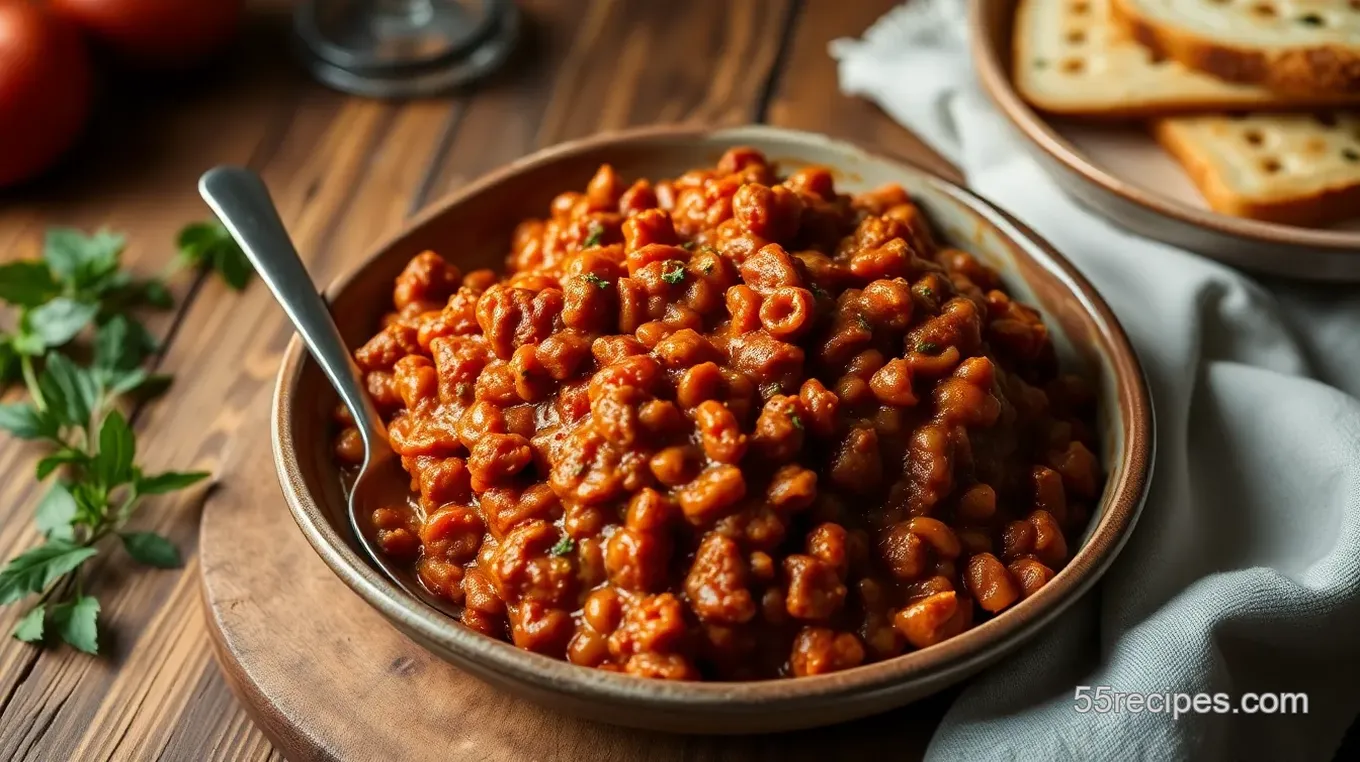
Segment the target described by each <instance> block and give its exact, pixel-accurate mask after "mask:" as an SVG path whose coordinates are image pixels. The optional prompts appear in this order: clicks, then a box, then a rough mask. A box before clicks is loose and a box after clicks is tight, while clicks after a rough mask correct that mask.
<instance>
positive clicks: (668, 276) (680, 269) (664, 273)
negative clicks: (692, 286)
mask: <svg viewBox="0 0 1360 762" xmlns="http://www.w3.org/2000/svg"><path fill="white" fill-rule="evenodd" d="M684 279H685V263H684V262H679V261H676V260H670V261H668V262H666V264H664V265H663V266H662V269H661V280H664V281H666V282H667V283H669V284H671V285H672V286H674V285H675V284H677V283H679V282H680V281H682V280H684Z"/></svg>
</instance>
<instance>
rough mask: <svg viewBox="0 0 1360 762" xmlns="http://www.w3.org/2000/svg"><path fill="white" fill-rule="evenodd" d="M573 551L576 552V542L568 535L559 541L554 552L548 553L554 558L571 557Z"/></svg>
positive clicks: (554, 547)
mask: <svg viewBox="0 0 1360 762" xmlns="http://www.w3.org/2000/svg"><path fill="white" fill-rule="evenodd" d="M573 550H576V541H575V540H573V539H571V538H570V537H568V536H566V535H562V539H560V540H558V541H557V544H556V545H554V546H552V550H550V551H548V552H549V553H551V554H552V555H554V556H565V555H569V554H570V553H571V552H572V551H573Z"/></svg>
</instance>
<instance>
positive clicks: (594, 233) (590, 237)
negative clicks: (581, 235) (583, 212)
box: [581, 220, 604, 249]
mask: <svg viewBox="0 0 1360 762" xmlns="http://www.w3.org/2000/svg"><path fill="white" fill-rule="evenodd" d="M602 238H604V225H601V224H600V223H599V221H598V220H591V221H590V224H589V225H586V240H585V241H583V242H582V243H581V247H582V248H585V249H589V248H591V247H592V246H599V245H600V239H602Z"/></svg>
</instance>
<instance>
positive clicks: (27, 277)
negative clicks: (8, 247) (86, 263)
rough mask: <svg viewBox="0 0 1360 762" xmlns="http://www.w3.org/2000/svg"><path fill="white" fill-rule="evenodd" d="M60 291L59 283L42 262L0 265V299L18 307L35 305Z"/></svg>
mask: <svg viewBox="0 0 1360 762" xmlns="http://www.w3.org/2000/svg"><path fill="white" fill-rule="evenodd" d="M60 293H61V285H60V284H58V283H57V281H56V279H55V278H53V277H52V271H51V270H50V269H48V267H47V265H46V264H45V263H43V262H34V261H31V260H29V261H21V262H10V263H9V264H5V265H0V299H3V300H4V301H7V302H9V303H10V304H13V305H15V306H18V307H37V306H38V305H40V304H42V303H43V302H46V301H47V300H48V299H51V298H52V297H54V296H56V295H57V294H60Z"/></svg>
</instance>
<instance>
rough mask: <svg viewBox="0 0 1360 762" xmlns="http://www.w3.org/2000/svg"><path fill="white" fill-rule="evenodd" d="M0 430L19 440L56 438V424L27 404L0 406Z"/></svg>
mask: <svg viewBox="0 0 1360 762" xmlns="http://www.w3.org/2000/svg"><path fill="white" fill-rule="evenodd" d="M0 429H4V430H5V431H8V432H9V433H11V434H13V435H14V436H16V437H18V438H20V439H50V438H53V437H55V436H57V423H56V421H54V420H52V417H51V416H49V415H46V414H45V413H43V412H42V411H41V410H39V409H38V408H37V407H35V406H33V405H30V404H29V403H27V402H11V403H8V404H4V405H0Z"/></svg>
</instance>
